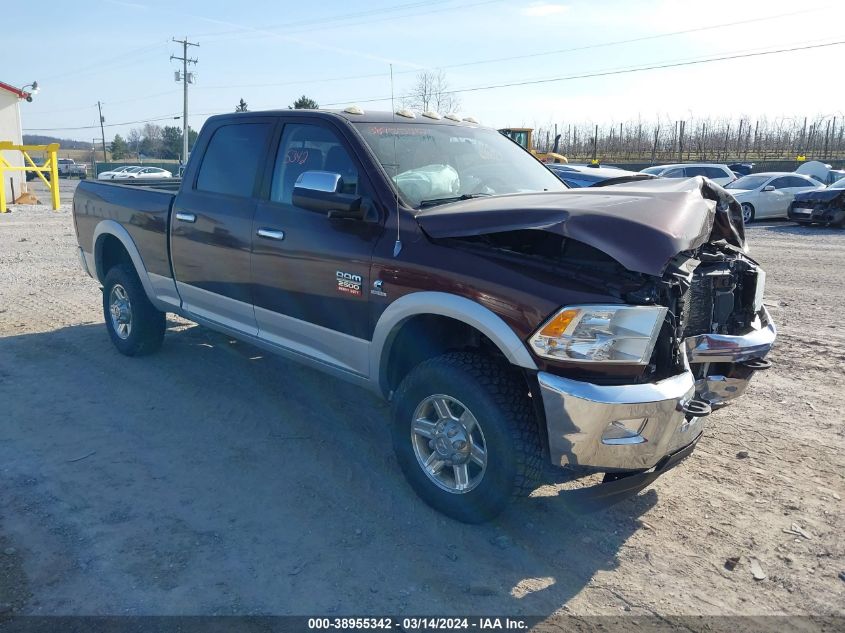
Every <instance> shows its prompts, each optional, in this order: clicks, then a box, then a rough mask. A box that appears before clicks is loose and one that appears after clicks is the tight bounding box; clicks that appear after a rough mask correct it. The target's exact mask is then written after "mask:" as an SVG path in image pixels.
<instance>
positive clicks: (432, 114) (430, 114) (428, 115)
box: [423, 110, 443, 121]
mask: <svg viewBox="0 0 845 633" xmlns="http://www.w3.org/2000/svg"><path fill="white" fill-rule="evenodd" d="M423 116H424V117H426V118H428V119H434V120H435V121H439V120H440V119H442V118H443V117H442V116H440V114H438V113H437V112H435V111H434V110H426V111H425V112H423Z"/></svg>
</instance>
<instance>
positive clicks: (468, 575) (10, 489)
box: [0, 182, 845, 616]
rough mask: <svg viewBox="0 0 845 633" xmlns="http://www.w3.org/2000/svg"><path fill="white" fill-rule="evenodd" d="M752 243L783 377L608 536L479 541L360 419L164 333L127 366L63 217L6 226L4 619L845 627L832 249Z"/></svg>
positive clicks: (563, 525)
mask: <svg viewBox="0 0 845 633" xmlns="http://www.w3.org/2000/svg"><path fill="white" fill-rule="evenodd" d="M74 184H75V183H67V182H63V188H65V189H68V191H67V192H65V194H64V196H65V197H64V199H65V201H67V202H69V201H70V193H69V191H70V190H71V189H72V188H73V185H74ZM45 198H46V196H45ZM749 234H750V239H751V244H752V255H753V256H755V257H756V258H757V259H759V261H761V262H762V263H763V264H764V265H765V267H766V268H767V270H768V274H769V281H768V297H767V303H768V305H769V306H770V310H771V312H772V314H773V316H774V317H775V319H776V321H777V323H778V325H779V327H780V337H779V340H778V344H777V347H776V349H775V350H774V352H773V353H772V356H771V358H772V359H773V360H774V362H775V366H774V368H773V369H771V370H770V371H768V372H766V373H764V374H762V375H760V376H759V377H758V378H757V380H756V382H755V383H754V384H753V385H752V387H751V389H750V391H749V394H748V396H747V397H745V398H744V399H742V400H741V401H740V402H738V403H737V404H735V405H733V406H731V407H729V408H727V409H724V410H722V411H720V412H718V413H717V414H715V415H713V416H711V418H710V422H709V427H708V430H707V432H706V436H705V438H704V439H703V440H702V442H701V443H700V444H699V446H698V448H697V450H696V451H695V453H694V454H693V456H692V457H691V458H690V459H688V460H687V461H686V462H684V463H683V464H681V465H680V466H679V467H678V468H676V469H675V470H674V471H673V472H671V473H670V474H668V475H667V476H666V477H663V478H661V479H660V480H658V481H657V483H656V484H655V485H653V486H652V487H651V488H650V489H648V490H647V491H646V492H644V493H643V494H641V495H640V496H639V497H637V498H635V499H632V500H629V501H627V502H625V503H622V504H620V505H618V506H616V507H615V508H614V509H612V510H609V511H605V512H603V513H600V514H595V515H589V516H579V515H574V514H571V513H569V512H568V511H567V510H566V507H565V501H564V498H563V497H562V496H561V495H560V486H554V485H549V486H545V487H543V488H541V489H540V490H538V492H537V493H535V496H534V497H532V498H530V499H527V500H525V501H524V502H521V503H519V504H517V505H516V506H515V507H514V508H513V509H512V510H510V511H509V512H507V513H506V514H505V515H504V516H503V517H502V518H501V519H500V520H498V521H496V522H495V523H492V524H489V525H485V526H480V527H478V526H476V527H471V526H465V525H461V524H457V523H454V522H452V521H450V520H448V519H446V518H444V517H442V516H440V515H438V514H436V513H435V512H433V511H431V510H429V509H428V508H427V507H426V506H425V505H423V504H422V503H421V502H420V501H418V500H417V498H416V497H415V496H414V494H413V493H412V492H411V490H410V488H409V487H408V486H407V485H406V484H405V482H404V480H403V479H402V476H401V475H400V473H399V470H398V468H397V466H396V463H395V461H394V459H393V456H392V452H391V449H390V442H389V438H388V429H387V425H386V416H387V411H386V408H385V406H384V405H383V404H382V403H381V402H379V401H378V400H376V399H375V398H374V397H372V396H370V395H368V394H366V393H364V392H362V391H359V390H357V389H355V388H353V387H351V386H348V385H346V384H344V383H341V382H337V381H335V380H333V379H331V378H327V377H325V376H323V375H321V374H318V373H316V372H314V371H311V370H308V369H304V368H301V367H299V366H296V365H293V364H291V363H288V362H286V361H284V360H281V359H278V358H271V357H267V356H265V355H264V354H263V353H262V352H260V351H258V350H257V349H255V348H252V347H249V346H246V345H243V344H241V343H236V342H234V341H231V340H229V339H228V338H227V337H224V336H221V335H218V334H215V333H213V332H211V331H209V330H206V329H203V328H200V327H196V326H193V325H192V324H189V323H187V322H184V321H181V320H177V319H174V320H172V321H171V323H170V326H171V327H170V330H169V332H168V334H167V337H166V339H165V345H164V347H163V349H162V351H161V352H160V353H159V354H157V355H155V356H152V357H147V358H143V359H127V358H124V357H122V356H120V355H119V354H118V353H117V352H116V351H115V350H114V349H113V347H112V345H111V343H110V342H109V339H108V337H107V335H106V331H105V329H104V326H103V325H102V316H101V307H100V301H101V298H100V292H99V289H98V285H97V284H96V283H95V282H94V281H92V280H91V279H89V278H88V277H86V276H84V274H83V273H82V272H81V270H80V269H79V268H78V266H77V262H76V257H75V253H74V246H75V237H74V233H73V227H72V224H71V218H70V213H69V204H66V205H64V206H63V207H62V211H61V212H59V213H53V212H51V211H49V210H48V209H47V208H46V207H19V208H17V209H15V210H14V212H13V213H11V214H8V215H0V403H2V405H1V406H0V477H1V478H2V479H0V483H2V486H0V513H2V514H1V515H0V603H3V604H5V605H6V606H3V604H0V609H5V610H7V611H8V610H9V608H11V609H13V610H14V611H15V612H18V613H25V614H256V613H262V614H265V613H269V614H290V613H292V614H314V613H324V614H325V613H329V614H333V613H338V614H346V613H357V614H366V613H378V612H381V613H399V614H405V613H416V614H420V613H429V614H451V613H502V614H504V613H508V614H515V615H516V614H524V615H543V616H546V615H551V614H554V613H559V612H568V613H574V614H579V615H589V614H616V615H619V614H623V613H633V614H724V613H728V614H754V615H760V614H782V613H787V614H845V582H844V581H843V579H845V530H843V525H844V524H845V522H844V521H843V518H845V512H843V510H844V509H845V505H843V501H842V497H843V496H845V481H844V480H843V474H845V469H844V468H843V467H845V451H843V449H845V422H843V413H842V408H841V407H842V394H843V378H845V333H844V332H845V330H843V328H842V324H843V322H845V284H843V278H845V231H842V230H829V229H819V228H812V229H805V228H798V227H795V226H793V225H791V224H788V223H768V224H760V225H754V226H753V227H752V228H751V229H750V230H749ZM793 527H794V528H799V529H797V530H795V531H797V532H798V533H799V534H800V533H804V534H806V537H805V536H800V535H797V534H792V533H786V532H785V530H790V529H792V528H793ZM730 557H742V558H741V560H740V562H739V564H738V565H737V566H736V567H735V569H733V571H729V570H728V569H726V566H725V563H726V560H727V559H729V558H730ZM752 557H753V558H756V559H757V561H759V565H760V566H761V568H762V570H763V571H764V573H765V574H766V578H765V579H763V580H755V579H754V578H753V576H752V571H751V562H750V558H752Z"/></svg>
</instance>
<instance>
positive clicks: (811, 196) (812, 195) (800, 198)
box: [794, 189, 845, 202]
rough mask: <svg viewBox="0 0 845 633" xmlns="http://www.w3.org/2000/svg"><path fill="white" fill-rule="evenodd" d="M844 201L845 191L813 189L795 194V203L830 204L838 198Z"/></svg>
mask: <svg viewBox="0 0 845 633" xmlns="http://www.w3.org/2000/svg"><path fill="white" fill-rule="evenodd" d="M840 196H841V197H842V199H843V200H845V189H815V190H810V191H801V192H798V193H796V194H795V198H794V200H795V202H810V201H813V202H830V201H831V200H836V199H837V198H839V197H840Z"/></svg>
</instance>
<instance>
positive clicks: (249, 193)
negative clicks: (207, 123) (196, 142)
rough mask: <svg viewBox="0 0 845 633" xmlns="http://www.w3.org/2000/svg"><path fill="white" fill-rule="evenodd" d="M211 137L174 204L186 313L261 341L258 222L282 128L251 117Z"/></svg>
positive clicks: (176, 260)
mask: <svg viewBox="0 0 845 633" xmlns="http://www.w3.org/2000/svg"><path fill="white" fill-rule="evenodd" d="M248 121H249V122H247V120H244V121H238V122H237V123H233V122H232V121H228V122H222V124H220V125H219V127H217V129H216V130H212V131H210V133H209V135H208V136H207V138H210V140H209V141H208V142H207V145H206V147H204V148H203V147H200V148H196V150H195V151H199V152H200V153H201V155H202V162H201V164H200V165H199V166H198V167H197V166H193V165H192V166H191V168H190V169H189V171H188V173H186V179H185V182H184V183H183V187H182V190H181V192H180V193H179V195H178V196H177V197H176V202H175V203H174V207H173V213H172V217H171V233H170V248H171V257H172V260H173V272H174V275H175V278H176V288H177V290H178V292H179V296H180V298H181V300H182V308H183V310H185V312H186V313H189V314H192V315H196V316H198V317H203V318H206V319H209V320H211V321H214V322H215V323H219V324H221V325H225V326H227V327H231V328H233V329H236V330H239V331H242V332H246V333H249V334H253V335H255V334H257V332H258V325H257V323H256V320H255V312H254V310H253V307H252V288H251V283H250V282H251V278H250V249H251V247H252V236H253V231H252V222H253V218H254V216H255V210H256V206H257V204H258V198H257V192H258V190H259V187H260V180H261V179H260V175H261V173H260V172H262V171H263V164H264V159H265V157H266V155H267V152H268V151H269V143H270V141H271V138H272V137H273V129H274V126H275V120H274V119H272V118H267V117H264V118H259V117H250V118H249V119H248Z"/></svg>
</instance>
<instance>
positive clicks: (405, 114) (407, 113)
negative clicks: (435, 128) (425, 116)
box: [396, 108, 417, 119]
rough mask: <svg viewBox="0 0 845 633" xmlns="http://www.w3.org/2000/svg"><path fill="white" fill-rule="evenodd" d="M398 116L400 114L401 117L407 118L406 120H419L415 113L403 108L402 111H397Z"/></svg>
mask: <svg viewBox="0 0 845 633" xmlns="http://www.w3.org/2000/svg"><path fill="white" fill-rule="evenodd" d="M396 114H398V115H399V116H403V117H405V118H406V119H416V118H417V115H416V114H414V113H413V112H412V111H411V110H409V109H408V108H402V109H401V110H397V111H396Z"/></svg>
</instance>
